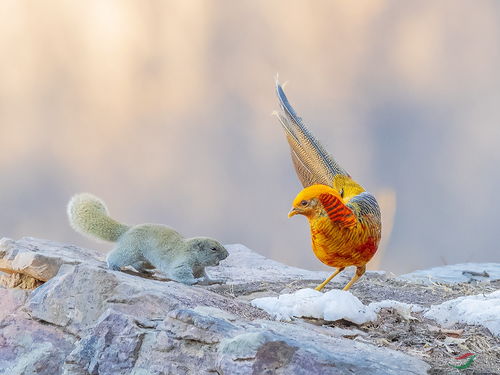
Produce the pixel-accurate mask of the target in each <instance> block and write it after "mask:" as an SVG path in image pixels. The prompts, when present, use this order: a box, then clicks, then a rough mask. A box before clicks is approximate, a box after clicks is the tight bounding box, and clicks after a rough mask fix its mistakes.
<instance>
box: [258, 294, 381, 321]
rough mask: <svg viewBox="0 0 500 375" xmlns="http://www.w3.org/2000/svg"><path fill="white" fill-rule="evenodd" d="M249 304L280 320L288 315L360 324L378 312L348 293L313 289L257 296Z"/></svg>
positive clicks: (369, 319) (371, 318) (375, 317)
mask: <svg viewBox="0 0 500 375" xmlns="http://www.w3.org/2000/svg"><path fill="white" fill-rule="evenodd" d="M252 305H253V306H256V307H258V308H261V309H263V310H265V311H267V312H268V313H269V314H271V315H272V316H274V317H275V318H277V319H280V320H290V318H291V317H310V318H317V319H324V320H330V321H335V320H340V319H345V320H348V321H350V322H353V323H356V324H363V323H366V322H369V321H373V320H375V319H377V315H376V314H375V313H374V312H373V311H371V310H370V309H368V308H367V306H365V305H363V303H362V302H361V301H360V300H359V299H358V298H357V297H355V296H354V295H352V294H351V293H350V292H344V291H342V290H330V291H328V292H326V293H321V292H319V291H317V290H314V289H309V288H306V289H300V290H297V291H296V292H295V293H292V294H282V295H280V296H278V297H263V298H256V299H254V300H253V301H252Z"/></svg>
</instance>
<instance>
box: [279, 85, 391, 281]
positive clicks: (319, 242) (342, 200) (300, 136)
mask: <svg viewBox="0 0 500 375" xmlns="http://www.w3.org/2000/svg"><path fill="white" fill-rule="evenodd" d="M276 92H277V94H278V98H279V101H280V105H281V111H280V112H278V113H277V116H278V119H279V120H280V122H281V125H282V126H283V129H284V131H285V135H286V139H287V141H288V144H289V145H290V151H291V154H292V161H293V165H294V167H295V171H296V172H297V176H298V177H299V180H300V182H301V183H302V185H303V186H304V189H303V190H302V191H301V192H300V193H299V194H298V195H297V197H296V198H295V200H294V201H293V208H292V210H291V211H290V213H289V214H288V217H292V216H294V215H297V214H300V215H304V216H305V217H307V219H308V220H309V225H310V227H311V239H312V249H313V251H314V254H315V255H316V256H317V257H318V259H319V260H320V261H322V262H323V263H324V264H327V265H329V266H331V267H336V268H337V269H336V271H335V272H334V273H333V274H332V275H331V276H330V277H329V278H327V279H326V280H325V281H324V282H323V283H321V284H320V285H318V286H317V287H316V290H321V289H323V287H324V286H325V285H326V284H328V283H329V282H330V280H332V279H333V278H334V277H335V276H337V275H338V274H339V273H340V272H342V271H343V270H344V269H345V267H348V266H356V274H355V275H354V276H353V278H352V279H351V281H349V283H348V284H347V285H346V286H345V287H344V290H348V289H349V288H350V287H351V286H352V284H354V283H355V282H356V281H357V280H358V279H359V278H360V277H361V276H363V274H364V273H365V271H366V263H368V261H369V260H370V259H371V258H372V257H373V255H374V254H375V252H376V251H377V247H378V244H379V241H380V235H381V228H382V226H381V220H380V208H379V206H378V203H377V200H376V199H375V197H374V196H373V195H372V194H370V193H368V192H367V191H365V189H363V187H362V186H361V185H359V184H358V183H357V182H356V181H354V180H353V179H352V178H351V176H350V175H349V174H348V173H347V172H346V171H345V170H344V169H343V168H342V167H340V165H338V164H337V162H336V161H335V160H334V159H333V158H332V157H331V156H330V155H329V154H328V153H327V152H326V151H325V149H324V148H323V146H322V145H321V144H320V143H319V142H318V141H317V140H316V139H315V138H314V136H313V135H312V134H311V132H310V131H309V130H308V129H307V128H306V127H305V126H304V124H303V123H302V120H301V118H300V117H298V116H297V114H296V113H295V111H294V109H293V108H292V106H291V105H290V103H289V102H288V99H287V97H286V96H285V93H284V91H283V88H282V87H281V86H280V84H279V82H276Z"/></svg>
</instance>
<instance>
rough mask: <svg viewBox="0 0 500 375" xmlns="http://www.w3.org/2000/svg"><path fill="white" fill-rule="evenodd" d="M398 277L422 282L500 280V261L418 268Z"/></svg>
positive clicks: (451, 282) (453, 282)
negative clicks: (425, 268)
mask: <svg viewBox="0 0 500 375" xmlns="http://www.w3.org/2000/svg"><path fill="white" fill-rule="evenodd" d="M397 279H400V280H403V281H411V282H416V283H421V284H431V283H432V282H440V283H450V284H455V283H467V282H471V281H495V280H500V263H461V264H452V265H449V266H442V267H434V268H430V269H427V270H418V271H414V272H411V273H407V274H404V275H401V276H398V277H397Z"/></svg>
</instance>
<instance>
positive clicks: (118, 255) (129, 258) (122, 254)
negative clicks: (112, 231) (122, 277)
mask: <svg viewBox="0 0 500 375" xmlns="http://www.w3.org/2000/svg"><path fill="white" fill-rule="evenodd" d="M142 260H143V259H140V258H139V257H138V253H137V252H134V251H130V249H127V248H124V247H122V246H120V245H119V244H118V245H117V246H115V248H114V249H113V250H112V251H111V252H110V253H109V254H108V256H107V258H106V262H107V263H108V268H110V269H112V270H114V271H120V270H121V268H122V267H126V266H132V267H134V268H136V267H135V265H136V264H138V263H140V262H141V261H142ZM136 269H137V268H136ZM138 271H139V270H138Z"/></svg>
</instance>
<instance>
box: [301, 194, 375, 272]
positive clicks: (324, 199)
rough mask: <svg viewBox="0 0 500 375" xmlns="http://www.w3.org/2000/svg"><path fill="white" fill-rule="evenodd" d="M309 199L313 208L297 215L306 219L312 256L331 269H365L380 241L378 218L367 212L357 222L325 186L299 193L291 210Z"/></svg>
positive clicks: (339, 198)
mask: <svg viewBox="0 0 500 375" xmlns="http://www.w3.org/2000/svg"><path fill="white" fill-rule="evenodd" d="M312 199H315V200H316V204H315V205H314V207H312V209H311V210H308V211H305V212H304V213H302V212H300V213H302V214H303V215H304V216H306V217H307V218H308V220H309V225H310V228H311V240H312V248H313V251H314V254H315V255H316V256H317V257H318V259H319V260H321V261H322V262H323V263H325V264H326V265H328V266H331V267H338V268H343V267H348V266H357V267H362V266H364V265H365V264H366V263H367V262H368V261H369V260H370V259H371V258H372V257H373V255H374V254H375V252H376V251H377V246H378V243H379V241H380V225H378V221H377V219H376V218H374V217H372V215H371V214H370V213H366V214H365V215H364V216H363V217H360V219H359V220H358V219H357V217H356V214H355V212H354V211H353V210H352V209H351V208H349V207H348V206H346V204H345V203H346V202H344V201H343V199H342V197H341V196H340V195H339V194H338V192H337V191H336V190H334V189H333V188H331V187H330V186H326V185H312V186H310V187H307V188H305V189H304V190H302V191H301V192H300V193H299V194H298V195H297V197H296V199H295V201H294V207H296V206H298V207H300V202H302V201H304V200H306V201H310V200H312ZM297 213H299V212H297Z"/></svg>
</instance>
